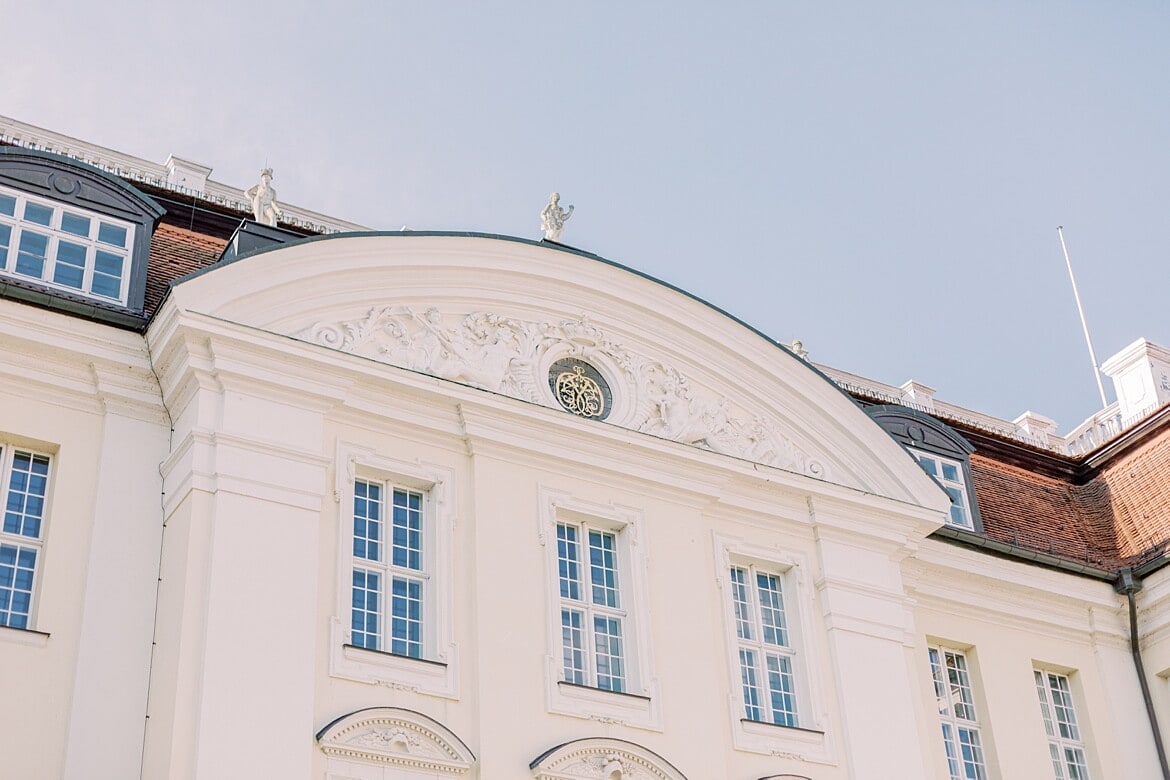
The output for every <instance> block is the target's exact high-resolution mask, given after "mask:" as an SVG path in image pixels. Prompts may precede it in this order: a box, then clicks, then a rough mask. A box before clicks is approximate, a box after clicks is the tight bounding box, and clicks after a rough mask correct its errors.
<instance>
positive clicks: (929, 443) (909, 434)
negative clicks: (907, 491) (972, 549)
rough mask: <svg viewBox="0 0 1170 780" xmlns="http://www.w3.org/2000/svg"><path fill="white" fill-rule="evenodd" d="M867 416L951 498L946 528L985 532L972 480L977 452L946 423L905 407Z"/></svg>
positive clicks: (884, 408)
mask: <svg viewBox="0 0 1170 780" xmlns="http://www.w3.org/2000/svg"><path fill="white" fill-rule="evenodd" d="M866 413H867V414H869V416H870V417H871V418H873V420H874V422H876V423H877V424H878V425H880V426H881V427H882V429H883V430H885V432H886V433H888V434H889V435H890V436H891V437H893V438H894V440H895V441H897V442H898V443H899V444H901V445H902V446H903V447H904V448H905V449H906V451H907V452H908V453H909V454H910V456H911V457H912V458H914V460H915V461H917V462H918V465H919V466H921V467H922V470H923V471H925V472H926V473H927V474H929V475H930V476H931V477H932V478H933V479H934V481H935V482H937V483H938V486H939V487H940V488H942V489H943V490H944V491H945V492H946V494H947V495H948V496H950V498H951V507H950V511H949V513H948V514H947V518H946V525H947V526H949V527H951V528H958V529H962V530H964V531H974V532H975V533H982V532H983V520H982V518H981V517H980V516H979V503H978V500H977V496H976V495H975V491H974V489H973V485H972V480H971V453H973V452H974V451H975V448H974V447H973V446H971V443H970V442H969V441H967V440H966V439H965V438H963V437H962V436H961V435H960V434H959V432H958V431H956V430H955V429H953V428H951V427H950V426H949V425H947V424H946V423H944V422H943V421H942V420H939V419H936V418H934V417H931V416H930V415H929V414H926V413H924V412H920V411H917V410H915V409H910V408H908V407H905V406H871V407H870V408H868V409H866Z"/></svg>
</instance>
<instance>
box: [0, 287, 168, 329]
mask: <svg viewBox="0 0 1170 780" xmlns="http://www.w3.org/2000/svg"><path fill="white" fill-rule="evenodd" d="M13 281H14V280H11V279H0V298H7V299H9V300H14V301H20V302H21V303H25V304H28V305H30V306H36V307H37V308H39V309H48V310H49V311H58V312H62V313H65V314H72V315H76V316H79V317H83V318H84V319H88V320H96V321H98V322H101V323H103V324H105V325H113V326H114V327H117V328H122V329H124V330H133V331H136V332H139V333H140V332H142V331H143V330H144V329H145V327H146V324H147V319H146V317H144V316H143V315H142V314H136V313H134V312H131V311H129V310H127V311H115V310H113V309H109V308H106V307H104V306H101V305H99V304H97V303H90V302H87V301H83V300H78V299H74V298H69V297H66V296H64V295H61V294H60V293H56V292H49V291H47V290H40V289H32V288H31V287H25V286H23V285H19V284H13V283H12V282H13Z"/></svg>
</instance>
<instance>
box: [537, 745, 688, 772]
mask: <svg viewBox="0 0 1170 780" xmlns="http://www.w3.org/2000/svg"><path fill="white" fill-rule="evenodd" d="M529 768H530V769H531V770H532V775H533V777H534V778H536V780H577V778H602V779H603V780H686V776H685V775H684V774H683V773H682V772H680V771H678V769H676V768H675V767H674V766H673V765H672V764H671V763H670V762H669V761H667V760H666V759H665V758H663V757H662V756H660V755H658V754H657V753H655V752H654V751H652V750H649V749H647V748H644V747H642V746H641V745H636V744H634V743H633V742H626V741H625V740H621V739H608V738H605V737H591V738H587V739H578V740H574V741H573V742H566V743H565V744H563V745H558V746H556V747H554V748H552V749H550V750H548V751H546V752H544V753H543V754H541V755H540V756H538V757H537V758H536V759H535V760H534V761H533V762H532V763H531V764H529Z"/></svg>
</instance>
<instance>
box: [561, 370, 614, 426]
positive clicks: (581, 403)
mask: <svg viewBox="0 0 1170 780" xmlns="http://www.w3.org/2000/svg"><path fill="white" fill-rule="evenodd" d="M553 392H554V393H556V396H557V401H559V402H560V404H561V406H563V407H565V409H566V410H568V411H570V412H572V413H573V414H578V415H580V416H582V417H600V416H601V415H602V413H604V412H605V396H604V395H603V394H602V392H601V385H599V384H597V382H595V381H593V379H591V378H590V377H587V376H585V369H584V367H582V366H573V370H572V371H562V372H561V373H560V374H558V375H557V381H556V385H555V387H554V388H553Z"/></svg>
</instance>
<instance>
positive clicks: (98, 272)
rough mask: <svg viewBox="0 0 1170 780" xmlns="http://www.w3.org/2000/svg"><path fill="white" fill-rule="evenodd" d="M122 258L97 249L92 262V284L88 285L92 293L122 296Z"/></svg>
mask: <svg viewBox="0 0 1170 780" xmlns="http://www.w3.org/2000/svg"><path fill="white" fill-rule="evenodd" d="M123 260H124V258H122V257H120V256H119V255H113V254H110V253H109V252H103V251H102V250H100V249H99V250H98V251H97V256H96V259H95V262H94V272H93V284H92V285H91V286H90V290H91V292H93V293H94V295H103V296H105V297H106V298H114V299H116V300H117V299H121V297H122V264H123Z"/></svg>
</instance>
